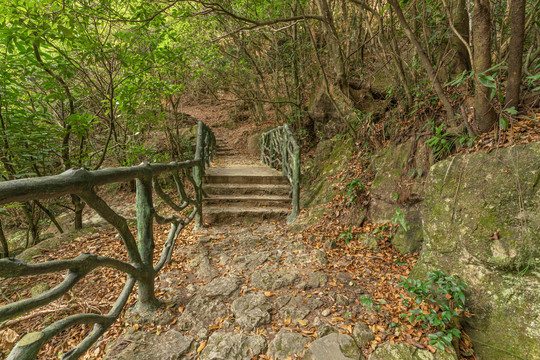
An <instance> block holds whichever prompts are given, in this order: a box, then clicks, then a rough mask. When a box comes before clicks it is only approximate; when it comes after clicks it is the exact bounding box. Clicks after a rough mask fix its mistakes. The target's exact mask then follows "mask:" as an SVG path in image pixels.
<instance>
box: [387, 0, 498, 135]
mask: <svg viewBox="0 0 540 360" xmlns="http://www.w3.org/2000/svg"><path fill="white" fill-rule="evenodd" d="M392 1H395V0H392ZM473 48H474V55H473V57H474V67H475V69H474V71H475V72H476V74H477V75H476V81H475V93H474V111H475V119H476V124H477V126H478V130H479V131H480V133H485V132H488V131H490V130H492V129H493V127H494V125H495V120H496V114H495V110H494V109H493V105H492V104H491V98H490V96H491V89H490V88H488V87H486V86H484V85H482V84H481V83H480V81H479V80H478V74H481V73H483V72H485V71H487V70H488V69H489V68H490V67H491V11H490V9H489V0H477V1H475V4H474V8H473Z"/></svg>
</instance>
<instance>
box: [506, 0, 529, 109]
mask: <svg viewBox="0 0 540 360" xmlns="http://www.w3.org/2000/svg"><path fill="white" fill-rule="evenodd" d="M524 41H525V0H512V4H511V5H510V47H509V49H508V50H509V51H508V52H509V54H508V83H507V85H506V107H512V106H514V107H515V108H517V106H518V105H519V100H520V93H519V92H520V88H521V68H522V64H523V43H524Z"/></svg>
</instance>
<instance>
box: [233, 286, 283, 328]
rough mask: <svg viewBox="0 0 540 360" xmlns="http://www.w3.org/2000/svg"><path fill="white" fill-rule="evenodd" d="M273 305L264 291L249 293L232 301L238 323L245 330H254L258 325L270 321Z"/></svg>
mask: <svg viewBox="0 0 540 360" xmlns="http://www.w3.org/2000/svg"><path fill="white" fill-rule="evenodd" d="M272 308H273V306H272V303H271V302H270V300H269V299H268V298H267V297H266V296H264V294H263V293H255V294H249V295H246V296H244V297H241V298H239V299H236V300H235V301H234V302H233V303H232V308H231V309H232V312H233V313H234V315H235V318H236V323H237V324H238V325H240V327H241V328H242V329H243V330H245V331H252V330H254V329H256V328H257V327H259V326H261V325H264V324H268V323H269V322H270V313H269V311H270V310H272Z"/></svg>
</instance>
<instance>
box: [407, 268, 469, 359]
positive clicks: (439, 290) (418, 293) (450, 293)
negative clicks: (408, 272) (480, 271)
mask: <svg viewBox="0 0 540 360" xmlns="http://www.w3.org/2000/svg"><path fill="white" fill-rule="evenodd" d="M401 279H402V280H403V281H402V282H400V283H399V286H402V287H403V288H405V290H407V291H409V292H410V293H412V294H414V296H415V301H416V304H417V305H418V307H416V308H414V309H413V310H411V311H410V312H408V313H405V314H401V317H407V318H408V319H409V321H410V322H411V323H417V322H420V323H421V325H422V327H424V328H425V329H429V328H436V329H437V330H439V331H437V332H435V333H432V334H429V335H428V337H429V338H430V339H431V340H430V341H429V343H430V344H431V345H434V346H436V347H438V348H439V349H441V350H444V349H445V348H449V347H451V346H452V341H453V340H454V339H455V338H460V334H461V332H460V330H459V328H458V326H459V323H458V320H459V318H460V316H461V315H462V314H463V313H464V312H466V310H467V309H466V307H465V294H464V293H463V291H464V290H465V288H466V287H467V284H466V283H465V282H464V281H461V280H459V279H458V278H457V277H455V276H447V275H446V274H445V273H444V272H442V271H433V272H428V280H427V281H421V280H417V279H412V278H407V279H405V278H404V277H401ZM422 303H426V305H428V306H429V307H430V308H429V312H427V311H425V310H423V309H421V305H422Z"/></svg>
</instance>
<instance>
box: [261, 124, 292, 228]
mask: <svg viewBox="0 0 540 360" xmlns="http://www.w3.org/2000/svg"><path fill="white" fill-rule="evenodd" d="M261 161H262V162H263V163H264V164H266V165H268V166H270V167H273V168H274V169H277V170H281V171H282V172H283V176H285V177H287V179H288V180H289V183H290V184H291V187H292V212H291V214H290V215H289V217H288V221H289V222H292V221H294V220H295V219H296V218H297V217H298V214H300V146H298V143H297V142H296V139H295V138H294V135H293V133H292V131H291V128H290V127H289V124H285V125H282V126H278V127H276V128H274V129H272V130H270V131H267V132H265V133H263V134H262V135H261Z"/></svg>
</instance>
